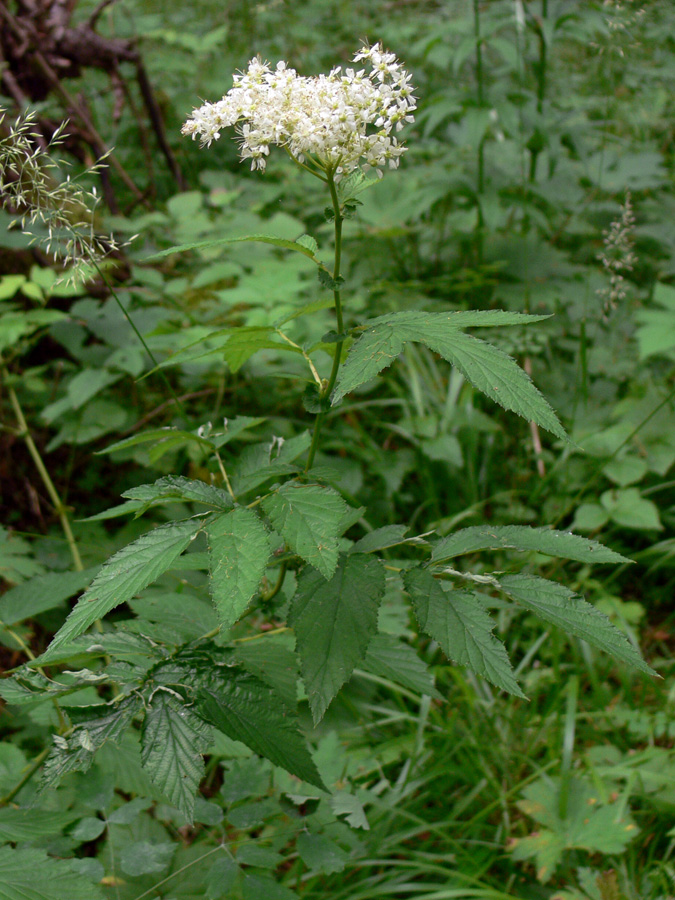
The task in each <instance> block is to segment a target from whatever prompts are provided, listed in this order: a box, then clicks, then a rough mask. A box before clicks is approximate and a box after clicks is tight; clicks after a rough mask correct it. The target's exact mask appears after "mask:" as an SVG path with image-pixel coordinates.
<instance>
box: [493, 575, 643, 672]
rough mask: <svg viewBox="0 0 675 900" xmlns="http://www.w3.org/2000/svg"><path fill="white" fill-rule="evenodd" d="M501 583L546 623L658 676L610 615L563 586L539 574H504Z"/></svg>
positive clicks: (509, 592) (503, 588) (518, 601)
mask: <svg viewBox="0 0 675 900" xmlns="http://www.w3.org/2000/svg"><path fill="white" fill-rule="evenodd" d="M499 583H500V585H501V587H502V590H503V591H504V593H506V594H508V596H509V597H511V598H512V599H513V600H515V601H516V603H518V604H520V606H523V607H524V608H525V609H528V610H530V612H533V613H534V614H535V615H536V616H538V617H539V618H540V619H543V620H544V621H545V622H550V623H551V625H555V626H557V627H558V628H560V629H561V630H562V631H564V632H566V633H567V634H573V635H576V637H579V638H582V640H584V641H587V642H588V643H589V644H592V645H593V646H594V647H597V648H598V649H599V650H604V651H605V653H609V655H610V656H613V657H614V659H618V660H619V661H620V662H624V663H627V664H628V665H630V666H634V667H635V668H636V669H640V671H641V672H645V673H647V674H648V675H655V674H656V673H655V672H654V670H653V669H651V668H650V667H649V666H648V665H647V663H646V662H645V661H644V660H643V659H642V657H641V656H640V654H639V652H638V651H637V650H636V649H635V647H633V645H632V644H630V643H629V642H628V640H627V638H626V636H625V635H624V634H622V632H621V631H619V629H618V628H616V627H615V626H614V625H612V623H611V622H610V621H609V619H608V618H607V616H605V615H604V614H603V613H601V612H599V610H597V609H596V608H595V607H594V606H591V604H590V603H587V602H586V601H585V600H584V599H583V598H582V597H579V596H577V595H576V594H575V593H574V592H573V591H571V590H570V589H569V588H566V587H565V586H564V585H562V584H558V583H557V582H555V581H548V580H547V579H546V578H539V577H537V576H536V575H502V576H501V577H500V579H499Z"/></svg>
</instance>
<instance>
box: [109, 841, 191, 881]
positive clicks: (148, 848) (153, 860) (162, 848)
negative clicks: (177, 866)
mask: <svg viewBox="0 0 675 900" xmlns="http://www.w3.org/2000/svg"><path fill="white" fill-rule="evenodd" d="M177 849H178V844H175V843H168V842H164V843H161V844H154V843H150V841H134V842H133V843H131V844H127V846H126V847H124V849H123V850H122V852H121V853H120V868H121V869H122V871H123V872H124V873H125V875H131V877H132V878H137V877H138V876H139V875H153V874H156V873H157V872H164V871H165V869H168V868H169V864H170V862H171V860H172V858H173V855H174V853H175V852H176V850H177Z"/></svg>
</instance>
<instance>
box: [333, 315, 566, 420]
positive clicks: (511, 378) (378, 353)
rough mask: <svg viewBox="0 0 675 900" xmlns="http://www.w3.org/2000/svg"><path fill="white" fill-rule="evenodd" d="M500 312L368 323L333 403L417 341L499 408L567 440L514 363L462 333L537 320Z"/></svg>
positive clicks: (407, 317)
mask: <svg viewBox="0 0 675 900" xmlns="http://www.w3.org/2000/svg"><path fill="white" fill-rule="evenodd" d="M542 318H546V316H528V315H525V314H518V313H509V312H503V311H500V310H493V311H485V312H483V311H468V312H454V313H424V312H402V313H393V314H391V315H387V316H381V317H380V318H378V319H373V320H372V321H371V322H370V323H368V327H367V330H366V331H365V332H364V333H363V334H362V335H361V337H360V338H359V339H358V340H357V341H356V343H355V344H354V346H353V347H352V349H351V350H350V352H349V355H348V356H347V360H346V362H345V364H344V365H343V367H342V369H341V371H340V375H339V376H338V381H337V386H336V388H335V391H334V392H333V397H332V402H333V404H335V403H337V402H338V401H339V400H340V399H341V398H342V397H344V395H345V394H347V393H349V392H350V391H352V390H354V388H356V387H358V386H359V385H361V384H364V383H365V382H367V381H370V380H371V379H372V378H374V377H375V375H377V374H378V373H379V372H380V371H381V370H382V369H384V368H385V367H386V366H388V365H390V364H391V363H392V362H393V360H394V359H395V358H396V357H397V356H398V355H399V354H400V352H401V350H402V349H403V347H404V345H405V343H406V342H407V341H418V342H420V343H423V344H425V345H426V346H427V347H429V349H430V350H433V351H434V352H436V353H440V355H441V356H442V357H443V358H444V359H446V360H447V361H448V362H449V363H451V364H452V365H453V366H455V367H456V368H457V369H459V371H460V372H462V374H463V375H464V376H465V377H466V378H467V380H468V381H470V382H471V384H473V385H474V387H476V388H477V389H478V390H479V391H482V392H483V393H484V394H486V395H487V396H488V397H490V398H491V399H492V400H494V401H495V402H496V403H499V404H500V406H503V407H504V408H505V409H509V410H511V411H513V412H515V413H518V414H519V415H521V416H523V417H524V418H526V419H530V420H532V421H534V422H537V424H539V425H541V426H542V427H543V428H546V429H547V430H548V431H551V432H552V433H553V434H555V435H557V436H558V437H562V438H564V437H565V431H564V429H563V427H562V425H561V424H560V422H559V421H558V419H557V417H556V415H555V413H554V412H553V410H552V409H551V407H550V406H549V405H548V403H547V402H546V400H545V399H544V397H543V396H542V395H541V394H540V393H539V391H538V390H537V388H536V387H535V386H534V385H533V384H532V382H531V380H530V378H529V377H528V375H527V374H526V373H525V372H524V371H523V370H522V369H521V368H520V366H518V365H517V364H516V363H515V362H514V360H512V359H511V358H510V357H509V356H507V355H506V354H505V353H503V352H502V351H501V350H498V349H497V348H496V347H493V346H492V345H491V344H486V343H485V342H484V341H480V340H478V338H475V337H472V336H471V335H468V334H464V333H463V332H462V331H461V330H460V329H461V328H469V327H472V326H474V327H484V326H490V325H513V324H520V323H523V324H524V323H528V322H533V321H539V320H541V319H542Z"/></svg>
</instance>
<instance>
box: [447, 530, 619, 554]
mask: <svg viewBox="0 0 675 900" xmlns="http://www.w3.org/2000/svg"><path fill="white" fill-rule="evenodd" d="M500 549H505V550H521V551H528V550H532V551H536V552H537V553H545V554H546V555H547V556H557V557H561V558H562V559H575V560H578V561H579V562H588V563H613V562H616V563H618V562H630V560H629V559H627V558H626V557H625V556H622V555H621V554H620V553H616V552H615V551H614V550H610V549H609V548H608V547H604V546H603V545H602V544H599V543H597V541H591V540H588V538H584V537H580V536H579V535H578V534H571V533H570V532H569V531H553V530H552V529H550V528H530V527H528V526H526V525H494V526H490V525H478V526H476V527H474V528H463V529H462V530H461V531H457V532H455V534H451V535H449V537H446V538H443V540H441V541H439V542H438V543H437V544H436V546H435V547H434V550H433V553H432V555H431V559H432V561H433V562H442V561H443V560H447V559H454V557H456V556H461V555H462V554H463V553H475V552H476V551H477V550H500Z"/></svg>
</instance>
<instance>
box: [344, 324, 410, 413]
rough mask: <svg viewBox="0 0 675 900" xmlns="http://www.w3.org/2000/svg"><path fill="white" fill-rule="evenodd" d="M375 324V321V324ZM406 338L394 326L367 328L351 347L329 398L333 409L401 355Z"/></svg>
mask: <svg viewBox="0 0 675 900" xmlns="http://www.w3.org/2000/svg"><path fill="white" fill-rule="evenodd" d="M376 321H377V320H376ZM406 340H407V339H406V337H405V336H404V334H403V333H401V331H400V330H399V329H397V328H396V326H395V325H391V324H389V323H384V324H382V325H376V326H373V327H371V328H369V329H368V330H367V331H366V332H365V333H364V334H362V335H361V337H360V338H359V339H358V340H357V341H356V343H355V344H354V345H353V347H352V348H351V350H350V351H349V354H348V355H347V359H346V360H345V362H344V364H343V366H342V368H341V369H340V374H339V375H338V379H337V382H336V385H335V390H334V391H333V394H332V397H331V403H332V404H333V406H335V404H336V403H338V402H339V401H340V400H342V398H343V397H344V396H345V394H349V393H350V391H353V390H354V389H355V388H357V387H359V386H360V385H362V384H366V382H368V381H370V380H371V379H372V378H374V377H375V376H376V375H378V374H379V373H380V372H381V371H382V369H386V368H387V366H390V365H391V364H392V363H393V361H394V360H395V359H396V358H397V357H398V356H399V355H400V354H401V353H402V351H403V347H404V346H405V343H406Z"/></svg>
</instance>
